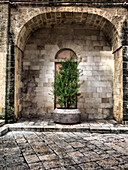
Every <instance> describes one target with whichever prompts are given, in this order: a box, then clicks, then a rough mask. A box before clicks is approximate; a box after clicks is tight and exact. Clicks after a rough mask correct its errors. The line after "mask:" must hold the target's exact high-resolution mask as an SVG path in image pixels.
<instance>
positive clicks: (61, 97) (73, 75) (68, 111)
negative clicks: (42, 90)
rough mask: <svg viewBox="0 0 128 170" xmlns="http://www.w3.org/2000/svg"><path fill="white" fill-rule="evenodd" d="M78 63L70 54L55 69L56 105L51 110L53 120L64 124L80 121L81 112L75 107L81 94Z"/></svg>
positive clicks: (54, 88)
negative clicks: (57, 68) (56, 69)
mask: <svg viewBox="0 0 128 170" xmlns="http://www.w3.org/2000/svg"><path fill="white" fill-rule="evenodd" d="M79 63H80V62H77V61H75V59H74V57H73V56H71V57H70V58H69V59H64V60H63V61H61V63H60V67H59V70H58V71H56V74H55V82H54V83H53V94H54V96H55V105H56V106H58V107H57V108H55V110H54V112H53V119H54V122H58V123H66V124H70V123H78V122H80V114H81V113H80V110H79V109H77V99H78V96H79V97H80V96H81V94H80V93H79V87H80V85H81V83H80V81H79V77H80V76H81V73H82V70H80V69H78V65H79Z"/></svg>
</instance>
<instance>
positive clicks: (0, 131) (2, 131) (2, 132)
mask: <svg viewBox="0 0 128 170" xmlns="http://www.w3.org/2000/svg"><path fill="white" fill-rule="evenodd" d="M8 131H9V127H8V125H4V126H3V127H1V128H0V136H3V135H5V134H6V133H7V132H8Z"/></svg>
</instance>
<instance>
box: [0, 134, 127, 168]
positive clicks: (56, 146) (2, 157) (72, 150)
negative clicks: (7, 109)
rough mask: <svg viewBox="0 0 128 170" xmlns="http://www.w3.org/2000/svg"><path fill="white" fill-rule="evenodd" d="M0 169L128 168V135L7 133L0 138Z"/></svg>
mask: <svg viewBox="0 0 128 170" xmlns="http://www.w3.org/2000/svg"><path fill="white" fill-rule="evenodd" d="M0 169H1V170H3V169H7V170H14V169H15V170H29V169H30V170H37V169H41V170H125V169H126V170H127V169H128V134H98V133H85V132H25V131H22V132H21V131H20V132H17V131H13V132H8V133H7V134H6V135H4V136H2V137H0Z"/></svg>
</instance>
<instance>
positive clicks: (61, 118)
mask: <svg viewBox="0 0 128 170" xmlns="http://www.w3.org/2000/svg"><path fill="white" fill-rule="evenodd" d="M80 117H81V112H80V110H79V109H57V108H56V109H55V110H54V111H53V119H54V122H56V123H64V124H73V123H80Z"/></svg>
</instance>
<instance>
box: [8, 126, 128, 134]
mask: <svg viewBox="0 0 128 170" xmlns="http://www.w3.org/2000/svg"><path fill="white" fill-rule="evenodd" d="M9 130H10V131H32V132H90V133H117V134H118V133H126V134H128V127H98V126H95V127H93V126H86V127H61V128H59V127H50V126H45V127H43V126H17V127H16V126H12V125H11V126H9Z"/></svg>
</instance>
